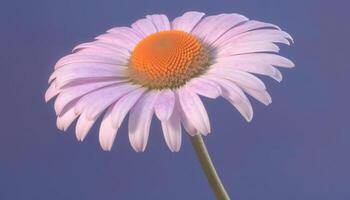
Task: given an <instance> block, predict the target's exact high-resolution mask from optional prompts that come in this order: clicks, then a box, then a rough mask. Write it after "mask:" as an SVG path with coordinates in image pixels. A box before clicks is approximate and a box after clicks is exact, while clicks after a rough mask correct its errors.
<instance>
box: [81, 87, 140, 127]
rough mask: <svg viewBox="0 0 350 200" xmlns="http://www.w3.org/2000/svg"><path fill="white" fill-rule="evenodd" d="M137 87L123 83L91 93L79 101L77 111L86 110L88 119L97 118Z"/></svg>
mask: <svg viewBox="0 0 350 200" xmlns="http://www.w3.org/2000/svg"><path fill="white" fill-rule="evenodd" d="M136 88H137V87H136V86H135V85H131V84H129V83H122V84H119V85H114V86H109V87H105V88H102V89H100V90H97V91H95V92H92V93H89V94H87V95H85V96H84V97H82V98H81V99H80V100H79V101H78V103H77V105H76V107H75V113H76V114H80V113H82V112H84V113H85V114H86V117H87V118H88V119H91V120H95V119H96V118H97V117H98V116H99V115H100V114H101V113H102V112H103V111H104V110H105V109H106V108H107V107H108V106H110V105H111V104H112V103H114V102H115V101H117V100H118V99H119V98H120V97H122V96H124V95H125V94H127V93H129V92H131V91H132V90H135V89H136Z"/></svg>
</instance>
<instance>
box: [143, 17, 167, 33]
mask: <svg viewBox="0 0 350 200" xmlns="http://www.w3.org/2000/svg"><path fill="white" fill-rule="evenodd" d="M146 18H147V19H149V20H151V21H152V22H153V24H154V26H155V27H156V28H157V31H166V30H170V22H169V19H168V17H167V16H165V15H147V16H146Z"/></svg>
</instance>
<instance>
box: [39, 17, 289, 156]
mask: <svg viewBox="0 0 350 200" xmlns="http://www.w3.org/2000/svg"><path fill="white" fill-rule="evenodd" d="M291 42H293V39H292V37H291V36H290V35H289V34H288V33H286V32H284V31H282V30H281V29H280V28H279V27H278V26H276V25H273V24H270V23H265V22H260V21H256V20H249V19H248V18H247V17H245V16H243V15H240V14H235V13H232V14H219V15H213V16H205V14H204V13H201V12H186V13H185V14H183V15H182V16H180V17H177V18H175V19H174V20H173V21H169V19H168V18H167V16H165V15H160V14H156V15H147V16H146V17H145V18H142V19H139V20H137V21H136V22H134V23H133V24H132V25H131V27H115V28H112V29H110V30H108V31H107V32H106V33H104V34H102V35H99V36H97V37H96V38H95V41H92V42H88V43H83V44H80V45H78V46H76V47H75V48H74V49H73V51H72V53H71V54H69V55H67V56H65V57H63V58H61V59H60V60H59V61H58V62H57V63H56V65H55V70H54V72H53V73H52V75H51V77H50V79H49V83H50V87H49V88H48V90H47V92H46V95H45V98H46V101H49V100H50V99H52V98H54V97H56V98H55V103H54V108H55V112H56V115H57V127H58V128H59V129H60V130H63V131H65V130H67V128H68V127H69V126H70V125H71V124H72V122H73V121H75V120H76V119H77V123H76V129H75V132H76V137H77V138H78V140H79V141H82V140H84V138H85V137H86V135H87V133H88V132H89V130H90V128H91V127H92V126H93V124H94V123H95V121H96V120H97V119H98V118H99V117H100V116H101V117H102V122H101V125H100V129H99V141H100V144H101V147H102V148H103V149H104V150H111V148H112V145H113V142H114V140H115V137H116V135H117V133H118V128H119V127H120V126H121V124H122V122H123V121H124V119H125V118H126V116H127V115H128V131H129V139H130V143H131V146H132V147H133V149H134V150H135V151H137V152H142V151H144V150H145V148H146V145H147V140H148V136H149V130H150V125H151V121H152V117H153V115H154V114H155V116H156V117H157V118H158V119H159V120H160V122H161V128H162V130H163V134H164V138H165V142H166V144H167V145H168V147H169V148H170V150H171V151H173V152H177V151H179V149H180V146H181V135H182V133H181V132H182V127H183V128H184V130H185V131H186V132H187V133H188V134H189V135H191V136H195V135H207V134H208V133H210V131H211V130H210V122H209V118H208V114H207V111H206V109H205V107H204V105H203V103H202V101H201V99H200V96H203V97H207V98H212V99H215V98H217V97H223V98H225V99H226V100H227V101H229V102H230V103H231V104H232V105H233V107H234V108H236V109H237V110H238V112H240V113H241V114H242V116H243V117H244V118H245V119H246V120H247V121H251V120H252V117H253V110H252V106H251V104H250V101H249V99H248V97H247V96H248V95H249V96H251V97H253V98H255V99H257V100H258V101H260V102H261V103H263V104H265V105H268V104H270V103H271V97H270V95H269V93H268V92H267V91H266V87H265V84H264V83H263V82H262V81H261V80H260V79H259V78H257V77H256V76H255V75H266V76H269V77H271V78H273V79H275V80H277V81H281V80H282V75H281V72H280V71H279V70H278V69H277V68H276V67H283V68H292V67H294V64H293V63H292V62H291V61H290V60H288V59H287V58H284V57H282V56H280V55H278V54H277V53H278V51H279V47H278V46H277V45H276V43H283V44H287V45H289V44H290V43H291Z"/></svg>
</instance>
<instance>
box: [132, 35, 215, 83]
mask: <svg viewBox="0 0 350 200" xmlns="http://www.w3.org/2000/svg"><path fill="white" fill-rule="evenodd" d="M208 60H209V55H208V51H207V49H205V48H204V47H203V46H202V44H201V42H200V41H199V40H198V39H197V38H195V37H194V36H193V35H191V34H189V33H186V32H183V31H175V30H171V31H161V32H157V33H154V34H151V35H149V36H147V37H146V38H144V39H143V40H141V41H140V42H139V43H138V44H137V46H136V47H135V49H134V50H133V52H132V55H131V59H130V63H129V75H130V79H131V81H132V82H134V83H136V84H140V85H142V86H145V87H148V88H150V89H164V88H171V89H174V88H178V87H180V86H182V85H184V84H185V83H186V82H187V81H188V80H190V79H191V78H193V77H195V76H199V75H201V74H202V73H204V72H205V70H206V68H207V66H208V62H209V61H208Z"/></svg>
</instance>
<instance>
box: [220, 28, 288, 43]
mask: <svg viewBox="0 0 350 200" xmlns="http://www.w3.org/2000/svg"><path fill="white" fill-rule="evenodd" d="M238 41H245V42H248V41H249V42H258V41H264V42H274V43H283V44H286V45H290V41H293V38H292V36H290V35H289V34H288V33H286V32H284V31H280V30H273V29H259V30H254V31H249V32H246V33H243V34H241V35H239V36H237V37H235V38H233V39H231V40H230V41H227V43H226V44H225V46H227V45H230V44H232V45H235V44H236V43H237V42H238Z"/></svg>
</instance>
